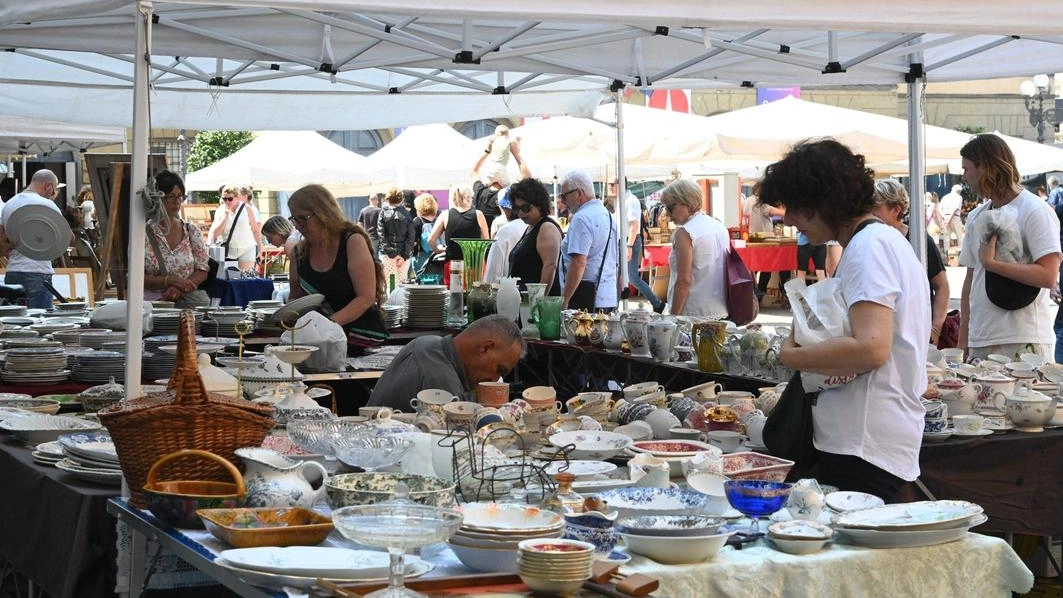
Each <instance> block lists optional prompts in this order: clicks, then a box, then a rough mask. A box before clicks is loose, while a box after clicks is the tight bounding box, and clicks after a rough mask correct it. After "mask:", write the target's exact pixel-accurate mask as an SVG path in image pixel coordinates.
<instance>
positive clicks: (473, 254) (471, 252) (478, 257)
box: [452, 239, 494, 291]
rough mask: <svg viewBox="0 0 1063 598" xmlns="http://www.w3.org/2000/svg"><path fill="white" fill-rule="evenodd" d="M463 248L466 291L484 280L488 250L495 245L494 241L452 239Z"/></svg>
mask: <svg viewBox="0 0 1063 598" xmlns="http://www.w3.org/2000/svg"><path fill="white" fill-rule="evenodd" d="M452 240H453V241H454V242H455V243H457V244H458V247H461V256H462V259H463V260H464V261H465V281H464V282H465V287H464V288H465V290H466V291H468V290H469V289H471V288H472V285H473V284H475V283H477V282H480V281H481V280H483V279H484V260H486V259H487V250H489V249H490V248H491V244H492V243H494V240H493V239H452Z"/></svg>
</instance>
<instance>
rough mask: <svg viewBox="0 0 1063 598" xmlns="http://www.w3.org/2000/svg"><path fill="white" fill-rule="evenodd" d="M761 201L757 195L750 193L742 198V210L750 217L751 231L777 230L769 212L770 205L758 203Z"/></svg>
mask: <svg viewBox="0 0 1063 598" xmlns="http://www.w3.org/2000/svg"><path fill="white" fill-rule="evenodd" d="M758 201H760V200H759V199H758V198H757V196H756V195H750V196H749V197H746V198H745V199H743V200H742V211H743V212H745V214H746V216H748V217H749V232H751V233H770V232H773V231H774V230H775V224H774V223H773V222H772V221H771V216H770V215H769V214H768V206H765V205H758V204H757V202H758Z"/></svg>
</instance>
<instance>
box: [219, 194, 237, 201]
mask: <svg viewBox="0 0 1063 598" xmlns="http://www.w3.org/2000/svg"><path fill="white" fill-rule="evenodd" d="M222 199H223V200H225V201H232V200H234V199H236V197H234V196H232V195H230V196H229V197H223V198H222Z"/></svg>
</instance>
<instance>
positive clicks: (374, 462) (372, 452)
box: [335, 436, 413, 472]
mask: <svg viewBox="0 0 1063 598" xmlns="http://www.w3.org/2000/svg"><path fill="white" fill-rule="evenodd" d="M411 446H413V443H412V442H410V441H409V440H405V439H402V438H394V437H387V436H385V437H380V438H356V439H354V440H353V441H352V442H350V443H349V444H343V445H336V446H335V450H336V457H338V458H339V460H340V461H343V462H344V463H346V464H347V465H350V466H351V467H360V468H361V469H364V470H365V471H367V472H374V471H376V470H378V469H380V468H381V467H389V466H391V465H394V464H396V463H398V462H399V461H402V457H403V455H405V454H406V451H408V450H410V447H411Z"/></svg>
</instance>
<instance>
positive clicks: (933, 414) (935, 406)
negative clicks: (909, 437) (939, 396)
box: [923, 401, 949, 419]
mask: <svg viewBox="0 0 1063 598" xmlns="http://www.w3.org/2000/svg"><path fill="white" fill-rule="evenodd" d="M923 409H925V410H926V415H925V417H926V418H927V419H937V418H942V417H945V418H947V417H948V416H949V408H948V406H946V405H945V403H942V402H941V401H923Z"/></svg>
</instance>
